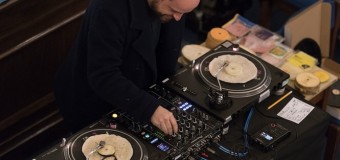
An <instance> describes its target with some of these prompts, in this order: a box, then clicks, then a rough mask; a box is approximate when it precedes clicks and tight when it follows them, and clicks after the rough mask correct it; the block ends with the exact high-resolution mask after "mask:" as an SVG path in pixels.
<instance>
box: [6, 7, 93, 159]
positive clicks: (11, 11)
mask: <svg viewBox="0 0 340 160" xmlns="http://www.w3.org/2000/svg"><path fill="white" fill-rule="evenodd" d="M88 2H89V0H68V1H59V0H48V1H46V0H31V1H17V2H14V3H12V4H10V5H8V6H6V7H5V8H0V19H1V21H0V110H1V111H0V159H22V158H23V157H22V156H23V155H29V154H32V153H33V152H36V151H37V149H39V148H38V147H37V141H38V142H39V147H40V148H41V147H43V146H44V145H47V144H49V143H52V142H53V140H55V139H56V138H59V137H60V136H61V135H64V134H67V132H68V131H67V130H66V129H65V127H64V125H63V121H62V117H61V115H60V113H59V110H58V107H57V106H56V105H55V102H54V95H53V90H52V83H53V79H54V76H55V73H56V70H57V68H58V67H59V65H60V64H61V62H62V60H63V59H64V58H65V56H66V55H67V54H68V51H69V49H70V47H71V45H72V43H73V42H74V39H75V37H76V34H77V32H78V30H79V28H80V24H81V20H82V16H83V14H84V12H85V9H86V7H87V5H88ZM51 132H54V133H56V134H50V133H51ZM43 139H49V140H51V142H49V141H43ZM32 146H34V147H32ZM25 158H28V157H25Z"/></svg>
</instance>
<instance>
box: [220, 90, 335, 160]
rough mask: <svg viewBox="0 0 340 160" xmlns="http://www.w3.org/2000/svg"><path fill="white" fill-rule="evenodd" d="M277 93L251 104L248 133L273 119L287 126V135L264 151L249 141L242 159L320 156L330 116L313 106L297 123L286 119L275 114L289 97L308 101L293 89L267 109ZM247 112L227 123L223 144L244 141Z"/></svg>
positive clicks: (321, 156) (322, 154)
mask: <svg viewBox="0 0 340 160" xmlns="http://www.w3.org/2000/svg"><path fill="white" fill-rule="evenodd" d="M280 97H281V96H275V95H274V96H271V97H269V98H267V99H266V100H264V101H263V102H261V103H260V104H257V105H256V106H254V107H255V112H254V114H253V116H252V117H251V120H250V123H249V128H248V132H249V134H253V133H254V132H256V131H257V130H259V129H260V128H262V127H264V126H265V125H267V124H268V123H273V122H274V123H279V124H281V125H283V126H284V127H286V128H287V129H288V130H290V131H291V135H290V137H289V138H287V139H285V140H283V141H282V142H281V143H279V145H278V146H277V147H276V148H275V149H274V150H272V151H269V152H267V153H266V152H262V151H260V150H259V149H258V148H256V147H254V146H252V145H251V147H250V149H249V155H248V156H247V157H246V158H244V159H251V160H252V159H254V160H255V159H261V160H266V159H294V160H305V159H313V160H315V159H320V160H321V159H323V156H324V149H325V146H326V140H327V138H326V136H325V133H326V130H327V127H328V124H329V119H330V116H329V115H328V114H327V113H326V112H324V111H323V110H321V109H320V108H318V107H315V108H314V109H313V111H312V112H311V113H310V114H309V115H308V116H307V117H306V118H305V119H304V120H303V121H302V122H301V123H300V124H296V123H293V122H291V121H288V120H285V119H283V118H280V117H278V116H277V115H276V114H277V113H278V112H279V111H280V110H281V109H282V108H283V107H284V106H285V105H286V104H287V103H288V102H289V101H290V99H291V98H292V97H295V98H298V99H300V100H302V101H304V102H306V103H309V102H308V101H306V100H305V99H303V98H302V97H300V96H299V94H297V93H296V92H293V94H292V95H290V96H289V97H288V98H286V99H284V100H283V101H281V102H280V103H278V104H277V105H276V106H275V107H274V108H272V109H270V110H267V109H266V108H267V106H269V105H270V104H272V103H273V102H275V101H276V100H277V99H279V98H280ZM247 116H248V112H245V113H243V114H241V115H240V117H238V118H237V119H236V120H234V121H233V123H232V124H231V126H230V131H229V133H228V134H227V135H226V136H225V137H222V142H220V143H222V144H224V145H225V146H229V147H230V148H232V147H233V146H235V144H244V141H243V135H244V134H243V126H244V124H245V121H246V118H247ZM316 126H317V127H316ZM226 157H227V156H226ZM229 158H231V157H229ZM227 159H228V158H227ZM231 159H232V158H231ZM234 159H235V157H234Z"/></svg>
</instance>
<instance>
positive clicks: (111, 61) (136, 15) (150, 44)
mask: <svg viewBox="0 0 340 160" xmlns="http://www.w3.org/2000/svg"><path fill="white" fill-rule="evenodd" d="M183 27H184V22H183V20H181V21H179V22H175V21H172V22H170V23H166V24H161V23H160V20H159V17H157V16H156V15H155V13H154V12H153V11H152V10H151V9H150V7H149V6H148V4H147V0H92V2H91V4H90V6H89V7H88V9H87V11H86V14H85V16H84V20H83V25H82V27H81V30H80V33H79V35H78V37H77V41H76V43H75V45H74V46H73V48H72V49H71V52H70V54H69V56H68V58H67V59H66V61H65V63H63V65H62V66H61V67H60V69H59V71H58V73H57V76H56V80H55V86H54V87H55V95H56V100H57V104H58V106H59V107H60V110H61V113H62V114H63V116H64V119H65V121H66V122H67V123H68V124H69V125H70V126H71V127H72V129H73V130H77V129H80V128H82V127H84V126H85V125H87V124H89V123H90V122H93V121H95V120H97V119H99V118H100V117H101V116H102V115H104V114H105V113H107V112H109V111H110V110H113V109H114V108H115V107H117V108H120V109H122V110H124V111H127V112H129V113H131V114H132V115H133V116H135V117H136V118H137V119H138V120H144V121H148V120H150V118H151V116H152V114H153V112H154V111H155V109H156V108H157V106H158V105H159V104H160V103H159V101H158V100H157V99H155V98H154V97H152V96H151V95H150V94H148V93H147V92H146V89H147V88H148V87H149V86H150V85H152V84H154V83H156V82H157V81H160V80H162V79H163V78H165V77H167V76H169V75H171V74H173V73H174V71H175V67H176V62H177V58H178V56H179V53H180V47H181V39H182V32H183Z"/></svg>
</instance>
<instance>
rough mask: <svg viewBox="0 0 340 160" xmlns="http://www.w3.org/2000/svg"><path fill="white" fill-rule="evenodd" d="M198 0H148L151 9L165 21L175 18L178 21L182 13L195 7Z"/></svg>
mask: <svg viewBox="0 0 340 160" xmlns="http://www.w3.org/2000/svg"><path fill="white" fill-rule="evenodd" d="M198 3H199V0H149V4H150V7H151V9H153V10H154V11H155V12H156V14H157V15H158V16H159V17H160V19H161V22H163V23H166V22H169V21H171V20H172V19H175V20H176V21H179V20H180V19H181V18H182V16H183V14H184V13H188V12H190V11H192V10H193V9H194V8H195V7H197V5H198Z"/></svg>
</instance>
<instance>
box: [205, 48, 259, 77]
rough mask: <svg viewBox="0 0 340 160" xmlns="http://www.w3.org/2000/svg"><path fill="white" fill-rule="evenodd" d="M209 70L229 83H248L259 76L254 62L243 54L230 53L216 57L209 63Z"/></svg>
mask: <svg viewBox="0 0 340 160" xmlns="http://www.w3.org/2000/svg"><path fill="white" fill-rule="evenodd" d="M223 64H225V65H223ZM209 72H210V73H211V75H212V76H214V77H218V79H219V80H221V81H224V82H228V83H246V82H248V81H250V80H252V79H254V78H256V76H257V68H256V66H255V65H254V63H252V62H251V61H249V60H248V59H247V58H245V57H243V56H241V55H230V54H228V55H222V56H219V57H216V58H214V59H213V60H212V61H211V62H210V64H209Z"/></svg>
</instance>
